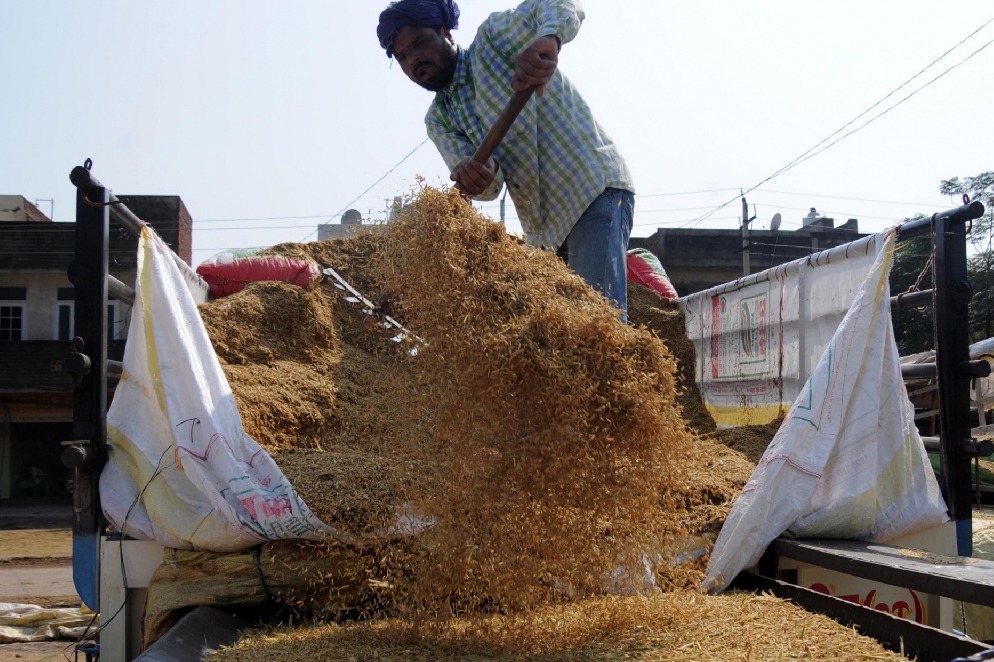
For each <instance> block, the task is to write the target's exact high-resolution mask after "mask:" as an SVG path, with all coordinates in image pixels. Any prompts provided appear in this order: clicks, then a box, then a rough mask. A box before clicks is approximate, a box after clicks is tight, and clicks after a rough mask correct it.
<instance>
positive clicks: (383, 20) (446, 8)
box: [376, 0, 459, 57]
mask: <svg viewBox="0 0 994 662" xmlns="http://www.w3.org/2000/svg"><path fill="white" fill-rule="evenodd" d="M405 25H410V26H413V27H428V28H437V27H443V28H445V29H447V30H452V29H453V28H457V27H459V5H457V4H456V3H455V2H454V0H397V1H396V2H391V3H390V4H389V6H387V8H386V9H384V10H383V11H382V12H381V13H380V24H379V25H377V26H376V36H377V37H379V39H380V46H382V47H383V48H384V50H386V52H387V57H393V38H394V37H395V36H396V35H397V30H400V29H401V28H402V27H404V26H405Z"/></svg>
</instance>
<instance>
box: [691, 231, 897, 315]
mask: <svg viewBox="0 0 994 662" xmlns="http://www.w3.org/2000/svg"><path fill="white" fill-rule="evenodd" d="M883 234H884V233H879V234H871V235H869V236H867V237H863V238H862V239H857V240H856V241H852V242H849V243H848V244H842V245H841V246H836V247H834V248H829V249H826V250H823V251H820V252H818V253H814V254H812V255H809V256H807V257H802V258H800V259H797V260H793V261H791V262H786V263H784V264H781V265H778V266H776V267H773V268H770V269H766V270H764V271H759V272H757V273H754V274H750V275H748V276H743V277H742V278H739V279H737V280H733V281H731V282H728V283H723V284H721V285H716V286H715V287H712V288H710V289H707V290H702V291H700V292H694V293H693V294H691V295H688V296H686V297H680V298H681V299H686V298H690V297H695V298H696V297H702V298H707V297H712V296H718V295H720V294H724V293H726V292H734V291H736V290H740V289H742V288H743V287H747V286H749V285H753V284H755V283H765V282H767V281H769V280H772V279H773V278H774V276H775V275H776V274H778V273H782V272H783V271H786V270H788V269H790V268H797V267H798V266H799V265H805V264H829V263H831V262H832V261H834V260H836V259H838V258H840V257H845V256H846V255H849V256H852V257H854V256H861V255H866V254H867V253H868V252H869V251H871V250H875V249H876V245H877V243H876V242H877V241H879V240H880V238H881V236H882V235H883Z"/></svg>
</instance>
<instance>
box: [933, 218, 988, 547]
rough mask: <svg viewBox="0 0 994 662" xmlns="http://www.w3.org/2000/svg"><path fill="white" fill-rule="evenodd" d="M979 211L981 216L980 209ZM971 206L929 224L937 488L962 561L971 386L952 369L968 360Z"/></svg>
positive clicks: (967, 543)
mask: <svg viewBox="0 0 994 662" xmlns="http://www.w3.org/2000/svg"><path fill="white" fill-rule="evenodd" d="M976 205H979V210H980V213H981V214H982V213H983V205H980V203H976ZM972 211H976V209H975V205H973V204H971V205H966V206H964V207H960V208H958V209H956V210H951V211H949V212H945V213H944V214H937V215H936V217H935V218H934V222H933V228H932V232H933V245H934V247H935V261H934V267H933V269H934V272H933V279H932V282H933V283H934V284H935V289H934V292H935V296H934V297H933V302H932V307H933V310H934V312H935V314H934V315H933V318H934V325H935V362H936V375H937V383H938V385H939V437H940V438H941V442H942V450H941V451H940V453H939V458H940V460H941V467H942V469H941V476H940V478H941V483H942V486H943V488H944V489H943V492H944V496H945V499H946V505H947V507H948V509H949V516H950V518H951V519H953V520H954V521H955V522H956V542H957V547H958V551H959V554H960V555H961V556H970V555H971V553H972V548H973V541H972V537H973V536H972V517H973V494H972V489H971V485H970V483H971V480H970V457H969V455H967V454H966V453H964V452H963V448H964V446H965V444H967V443H969V441H970V430H971V425H970V380H969V379H968V378H964V377H962V376H960V375H959V374H958V370H957V367H958V366H959V365H960V364H961V363H964V362H966V361H969V360H970V334H969V328H968V320H969V303H970V298H971V296H972V295H973V288H972V286H971V285H970V282H969V280H968V279H967V270H966V262H967V260H966V221H967V220H969V218H968V217H969V213H968V212H971V213H972Z"/></svg>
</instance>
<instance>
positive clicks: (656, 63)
mask: <svg viewBox="0 0 994 662" xmlns="http://www.w3.org/2000/svg"><path fill="white" fill-rule="evenodd" d="M385 6H386V1H385V0H384V1H383V2H369V1H367V0H363V1H362V2H345V1H344V0H290V1H287V2H278V3H277V2H262V1H261V0H169V1H168V2H167V1H166V0H142V1H141V2H137V1H132V2H126V1H125V0H87V2H79V0H44V1H41V0H0V25H2V26H4V30H3V40H2V43H3V53H2V54H0V85H2V86H3V90H4V92H5V97H6V102H5V103H3V104H0V194H7V195H22V196H24V197H25V198H27V199H28V200H30V201H32V202H35V203H36V204H37V205H38V207H39V208H40V209H41V210H42V211H43V212H44V213H46V214H48V215H49V216H51V217H52V218H53V219H54V220H55V221H56V222H71V221H73V220H74V215H75V190H74V188H73V186H72V184H71V183H70V182H69V172H70V171H71V170H72V168H73V167H74V166H77V165H80V164H82V163H83V162H84V161H85V160H86V159H92V162H93V166H92V172H93V175H94V176H95V177H96V178H97V179H98V180H100V181H101V182H103V184H104V185H105V186H107V187H108V188H110V189H111V191H112V192H113V193H114V194H115V195H117V196H118V197H126V196H127V195H129V194H131V195H177V196H179V197H181V198H182V199H183V202H184V203H185V205H186V207H187V209H188V210H189V211H190V214H191V216H192V217H193V219H194V226H193V227H194V236H193V246H194V251H193V264H194V266H196V265H197V264H199V263H200V262H202V261H204V260H206V259H208V258H209V257H211V256H212V255H214V254H216V253H219V252H222V251H224V250H229V249H235V248H255V247H263V246H271V245H273V244H276V243H281V242H286V241H291V242H301V241H312V240H315V239H316V238H317V226H318V225H319V224H321V223H327V222H331V223H338V222H340V220H341V215H342V213H343V212H344V211H346V210H348V209H350V208H351V209H357V210H359V211H360V213H361V214H362V215H363V217H364V219H367V220H369V221H375V220H379V219H382V218H383V217H384V215H385V212H386V208H387V205H388V202H389V201H390V200H392V199H393V197H394V196H396V195H410V194H412V193H414V192H416V191H417V189H418V187H419V186H420V185H421V183H420V182H424V183H426V184H427V185H431V186H448V185H449V182H448V172H447V169H446V168H445V165H444V163H443V162H442V159H441V157H440V156H439V155H438V153H437V151H436V150H435V148H434V147H433V145H432V144H431V143H430V142H426V140H425V139H426V133H425V128H424V121H423V118H424V113H425V111H426V110H427V107H428V105H429V103H430V101H431V93H429V92H427V91H425V90H423V89H421V88H420V87H417V86H416V85H415V84H414V83H412V82H410V81H409V80H408V79H407V78H406V77H405V76H404V75H403V73H402V72H401V70H400V68H399V67H398V66H397V65H396V64H395V63H393V62H392V61H391V60H389V59H388V58H387V57H386V56H385V54H384V52H383V51H382V49H381V48H380V46H379V44H378V42H377V40H376V37H375V27H376V22H377V17H378V15H379V12H380V11H381V10H382V9H383V7H385ZM460 6H461V9H462V17H461V19H460V26H459V28H458V29H457V30H455V31H454V32H453V36H454V38H455V40H456V42H457V43H459V44H461V45H463V46H466V45H468V44H469V43H470V41H471V40H472V37H473V35H474V34H475V31H476V27H477V26H478V25H479V24H480V22H482V21H483V20H484V18H486V16H487V15H489V14H490V13H491V12H495V11H502V10H505V9H510V8H512V7H513V6H515V2H514V0H463V2H462V3H461V5H460ZM584 8H585V10H586V19H585V21H584V23H583V25H582V27H581V29H580V33H579V35H578V36H577V37H576V39H574V40H573V41H572V42H570V43H568V44H565V45H564V47H563V50H562V53H561V54H560V61H559V66H560V69H561V70H562V71H563V73H565V74H566V75H567V76H568V77H569V78H570V79H571V80H572V81H573V83H574V84H575V85H576V86H577V88H578V89H579V90H580V92H581V93H582V94H583V96H584V97H585V98H586V100H587V101H588V103H589V104H590V106H591V107H592V108H593V111H594V114H595V116H596V117H597V119H598V121H599V122H600V123H601V124H602V125H603V126H604V128H605V129H606V130H607V132H608V133H609V134H610V135H611V137H612V138H613V139H614V140H615V141H616V142H617V144H618V146H619V148H620V150H621V152H622V154H623V155H624V157H625V159H626V161H627V162H628V165H629V168H630V170H631V171H632V174H633V177H634V180H635V188H636V202H635V219H634V223H635V227H634V228H633V232H632V235H633V236H636V237H647V236H650V235H652V234H653V233H654V232H655V231H656V229H658V228H680V227H695V228H702V229H708V228H710V229H717V228H737V227H740V224H741V202H740V199H739V198H740V195H741V194H742V193H744V194H745V197H746V199H747V201H748V204H749V211H750V214H751V215H754V216H755V220H753V221H752V225H751V227H752V228H754V229H758V230H765V229H768V228H769V227H770V223H771V219H772V218H773V215H774V214H776V213H780V214H781V218H782V224H781V226H780V230H781V231H784V232H789V231H791V230H795V229H797V228H798V227H800V226H801V220H802V218H803V217H804V216H805V215H806V214H807V212H808V210H809V209H810V208H811V207H816V208H817V210H818V212H819V214H821V215H824V216H829V217H833V218H835V219H836V222H837V223H840V222H844V221H845V220H847V219H849V218H857V219H859V228H860V231H861V232H878V231H881V230H884V229H886V228H888V227H890V226H892V225H894V224H896V223H898V222H900V221H901V220H902V219H904V218H908V217H911V216H913V215H914V214H917V213H922V214H931V213H934V212H937V211H942V210H944V209H948V208H951V207H955V206H958V204H960V201H959V200H956V199H951V198H949V197H947V196H943V195H940V194H939V185H940V182H941V181H942V180H943V179H949V178H951V177H957V176H958V177H961V178H962V177H967V176H973V175H977V174H980V173H982V172H986V171H990V170H994V131H991V129H990V126H991V122H992V121H994V85H992V81H994V44H992V41H994V4H992V3H991V2H990V0H957V1H955V2H950V3H937V2H934V0H929V1H925V0H872V1H868V0H861V1H860V2H855V1H853V0H834V1H833V2H819V3H814V2H800V1H798V0H763V1H760V0H698V1H697V2H673V1H669V0H586V1H585V2H584ZM508 95H509V96H510V90H509V92H508ZM533 101H534V100H533ZM799 158H800V160H799ZM785 167H786V168H787V169H786V170H784V168H785ZM778 173H779V174H778ZM477 207H478V208H480V209H481V211H482V212H483V213H485V214H487V215H488V216H490V217H492V218H495V219H498V218H499V217H500V216H499V206H498V203H497V202H490V203H477ZM505 224H506V226H507V229H508V230H509V231H510V232H515V233H520V232H521V227H520V225H519V224H518V222H517V218H516V214H515V212H514V208H513V204H511V202H510V199H508V205H507V211H506V216H505ZM664 267H665V265H664Z"/></svg>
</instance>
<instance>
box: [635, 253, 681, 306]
mask: <svg viewBox="0 0 994 662" xmlns="http://www.w3.org/2000/svg"><path fill="white" fill-rule="evenodd" d="M626 262H627V266H628V280H631V281H634V282H636V283H638V284H639V285H642V286H644V287H648V288H649V289H650V290H653V291H654V292H656V293H657V294H659V295H660V296H661V297H663V298H664V299H677V298H679V295H678V294H677V293H676V290H675V289H674V288H673V284H672V283H670V279H669V277H668V276H667V275H666V270H665V269H663V265H662V264H660V263H659V259H658V258H657V257H656V256H655V255H653V254H652V253H650V252H649V251H647V250H645V249H644V248H633V249H631V250H629V251H628V256H627V258H626Z"/></svg>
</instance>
